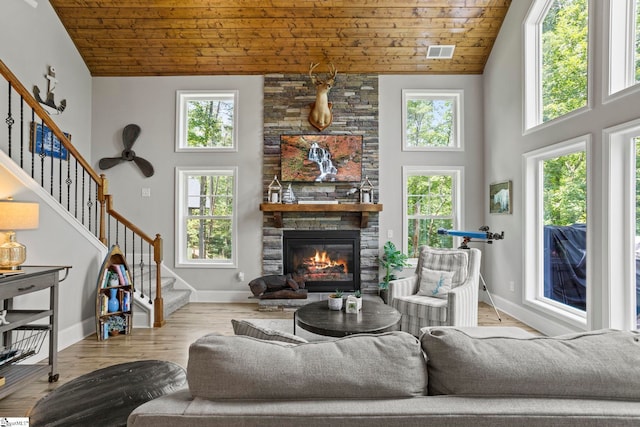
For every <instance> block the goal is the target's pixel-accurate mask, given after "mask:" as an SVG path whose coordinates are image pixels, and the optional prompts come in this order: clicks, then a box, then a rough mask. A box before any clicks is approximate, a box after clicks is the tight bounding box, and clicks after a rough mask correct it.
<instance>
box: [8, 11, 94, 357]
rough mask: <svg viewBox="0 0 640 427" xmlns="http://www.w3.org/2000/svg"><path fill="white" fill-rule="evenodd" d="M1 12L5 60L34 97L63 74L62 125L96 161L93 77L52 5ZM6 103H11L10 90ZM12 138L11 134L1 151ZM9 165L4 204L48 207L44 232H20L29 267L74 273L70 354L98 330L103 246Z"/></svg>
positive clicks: (69, 297)
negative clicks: (51, 72)
mask: <svg viewBox="0 0 640 427" xmlns="http://www.w3.org/2000/svg"><path fill="white" fill-rule="evenodd" d="M1 9H2V10H1V12H0V40H2V43H0V59H1V60H2V61H3V62H4V63H5V64H6V65H7V66H8V67H9V69H10V70H11V71H12V72H13V73H14V74H15V75H16V76H17V77H18V79H19V80H20V81H21V82H22V84H23V85H25V86H26V87H27V89H29V90H31V89H32V87H33V86H34V85H37V86H38V87H39V88H40V89H41V91H46V90H47V85H46V80H45V77H44V76H45V74H46V72H47V70H48V66H49V65H53V66H55V67H56V70H57V73H56V77H57V79H58V80H59V83H58V87H57V89H56V92H55V93H56V101H59V100H61V99H66V100H67V109H66V110H65V112H64V113H63V114H62V115H56V116H54V120H55V121H56V123H57V124H58V125H59V126H60V127H61V128H62V129H63V130H64V131H67V132H69V133H71V134H72V138H73V142H74V144H76V147H78V149H79V150H80V152H81V153H82V154H83V155H84V156H85V157H86V158H87V159H90V158H91V151H90V149H91V76H90V74H89V72H88V70H87V67H86V66H85V64H84V62H83V61H82V58H81V57H80V55H79V54H78V52H77V50H76V48H75V46H74V45H73V43H72V42H71V39H70V38H69V36H68V35H67V33H66V31H65V30H64V28H63V27H62V25H61V23H60V21H59V20H58V17H57V15H56V14H55V12H54V11H53V9H52V8H51V6H50V4H49V3H48V2H46V1H40V2H39V6H38V7H37V8H36V9H34V8H32V7H31V6H29V5H27V4H26V3H25V2H24V1H21V0H5V1H3V2H2V8H1ZM2 81H4V79H2ZM2 87H3V88H5V87H6V86H5V84H4V83H3V86H2ZM2 96H3V97H5V98H2V99H6V90H5V89H3V93H2ZM3 129H5V127H4V124H3ZM6 139H7V137H6V131H5V130H3V132H2V133H0V145H2V144H6ZM8 162H9V160H8V158H6V156H3V157H2V158H0V199H4V198H7V197H9V196H13V197H14V198H15V199H16V200H28V201H38V202H39V203H40V227H39V228H38V229H37V230H23V231H18V232H17V236H18V241H20V242H22V243H24V244H25V245H26V246H27V248H28V250H27V264H31V265H35V264H40V265H71V266H73V268H72V269H71V271H70V274H69V278H68V279H67V280H66V281H65V282H64V283H62V284H61V286H60V312H59V313H60V318H59V331H60V340H59V347H60V348H63V347H66V346H67V345H70V344H72V343H74V342H75V341H77V340H78V339H80V338H82V337H84V336H86V335H87V334H90V333H92V332H94V331H95V324H94V316H95V289H96V281H95V277H96V275H97V273H98V268H99V266H100V262H101V258H102V257H101V254H100V252H99V250H98V249H97V248H98V246H97V245H96V244H95V243H96V241H95V240H89V241H87V240H86V238H84V239H83V238H81V237H80V234H79V232H78V231H77V228H76V225H77V223H76V221H75V220H69V221H65V220H63V219H62V217H60V216H59V215H58V214H56V212H55V210H54V208H52V207H51V206H52V205H55V204H52V205H50V204H49V202H50V201H51V200H50V199H51V198H50V197H49V196H48V195H46V194H43V193H41V192H39V191H38V190H37V189H36V190H35V191H34V190H32V189H30V188H29V187H28V186H27V185H25V184H24V182H23V181H21V180H20V179H18V178H17V177H16V173H15V172H11V171H10V168H11V167H12V166H11V165H12V164H10V163H8ZM47 303H48V298H47V296H46V295H45V293H42V292H41V293H39V294H37V295H32V296H29V297H24V298H22V299H21V300H20V301H18V302H17V304H18V305H19V306H20V305H23V306H32V307H34V308H38V307H41V306H43V305H44V304H47ZM41 304H42V305H41Z"/></svg>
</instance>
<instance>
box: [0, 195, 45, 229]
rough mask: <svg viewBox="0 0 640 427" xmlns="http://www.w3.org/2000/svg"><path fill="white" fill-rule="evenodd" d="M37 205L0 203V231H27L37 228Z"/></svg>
mask: <svg viewBox="0 0 640 427" xmlns="http://www.w3.org/2000/svg"><path fill="white" fill-rule="evenodd" d="M39 212H40V205H39V204H38V203H28V202H13V201H6V200H5V201H0V230H29V229H33V228H38V221H39V219H40V218H39Z"/></svg>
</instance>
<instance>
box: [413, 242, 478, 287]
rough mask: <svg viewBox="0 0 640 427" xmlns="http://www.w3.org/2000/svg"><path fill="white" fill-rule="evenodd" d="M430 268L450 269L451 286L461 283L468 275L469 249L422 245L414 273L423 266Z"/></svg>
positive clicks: (419, 270)
mask: <svg viewBox="0 0 640 427" xmlns="http://www.w3.org/2000/svg"><path fill="white" fill-rule="evenodd" d="M425 267H426V268H428V269H431V270H442V271H452V272H453V279H452V284H451V286H452V287H453V288H455V287H458V286H460V285H462V284H463V283H464V282H465V281H466V280H467V276H468V275H469V249H440V248H432V247H429V246H423V247H422V248H421V250H420V258H419V259H418V269H416V274H418V275H420V272H421V271H422V269H423V268H425Z"/></svg>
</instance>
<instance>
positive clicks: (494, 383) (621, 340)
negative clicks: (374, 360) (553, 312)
mask: <svg viewBox="0 0 640 427" xmlns="http://www.w3.org/2000/svg"><path fill="white" fill-rule="evenodd" d="M420 340H421V342H422V349H423V350H424V352H425V353H426V355H427V360H428V362H427V370H428V371H429V394H430V395H440V394H447V395H449V394H451V395H463V396H514V397H515V396H529V397H560V398H578V399H582V398H587V399H588V398H593V399H621V400H633V401H638V400H640V387H638V384H640V370H639V369H638V366H640V335H639V334H638V333H636V332H626V331H616V330H599V331H591V332H583V333H577V334H572V335H565V336H560V337H533V338H525V339H521V338H509V337H494V338H491V337H485V338H473V337H471V336H469V335H468V334H466V333H464V332H462V331H460V330H456V329H454V328H432V329H430V330H428V331H426V333H425V334H423V335H422V336H421V338H420Z"/></svg>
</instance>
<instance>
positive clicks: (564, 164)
mask: <svg viewBox="0 0 640 427" xmlns="http://www.w3.org/2000/svg"><path fill="white" fill-rule="evenodd" d="M589 141H590V137H588V136H584V137H579V138H576V139H574V140H571V141H567V142H565V143H562V144H557V145H554V146H552V147H548V148H543V149H541V150H537V151H535V152H532V153H528V154H525V174H526V176H525V271H524V283H525V298H526V303H528V304H530V305H534V306H536V307H538V308H541V309H543V310H546V311H548V312H549V313H550V314H553V315H555V316H558V317H561V318H564V319H565V320H568V321H572V322H573V323H575V324H578V325H580V326H583V327H584V326H585V324H586V313H587V311H588V276H589V275H588V263H587V260H588V258H587V254H588V252H587V248H588V228H587V212H588V209H587V200H588V197H587V195H588V187H589V185H588V175H587V164H588V144H589Z"/></svg>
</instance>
